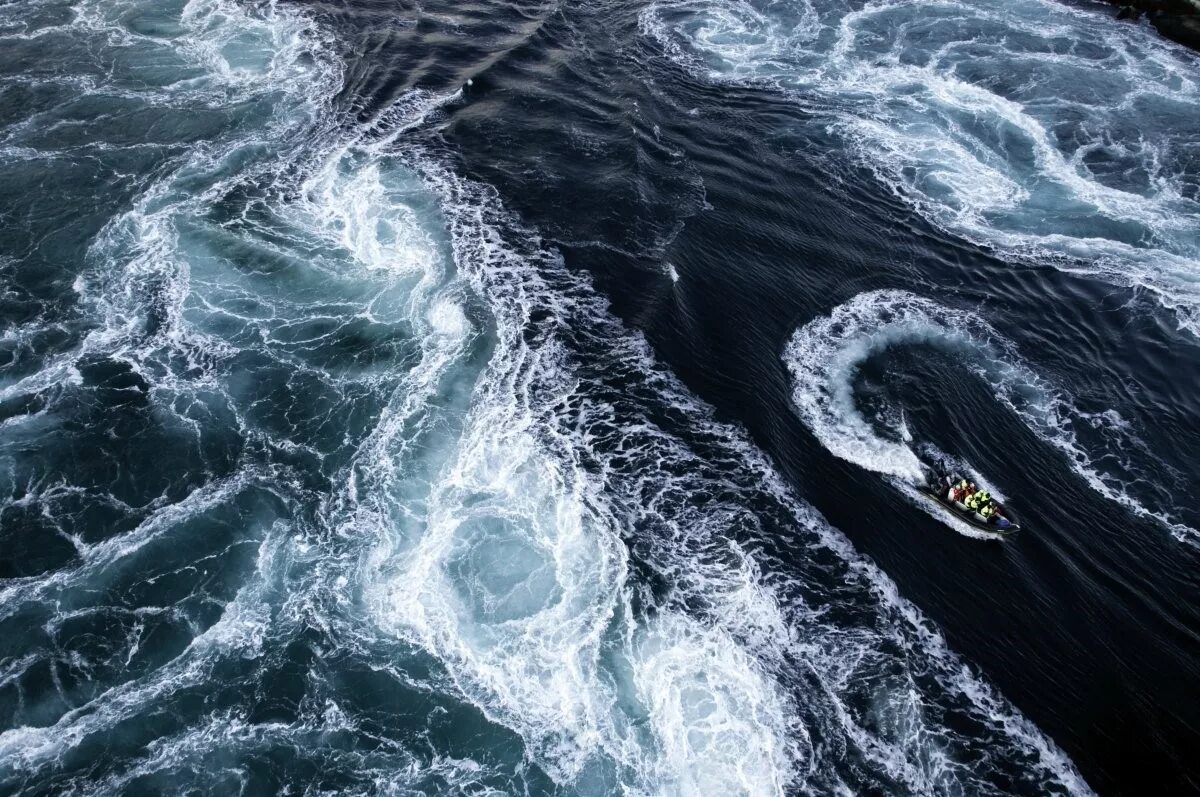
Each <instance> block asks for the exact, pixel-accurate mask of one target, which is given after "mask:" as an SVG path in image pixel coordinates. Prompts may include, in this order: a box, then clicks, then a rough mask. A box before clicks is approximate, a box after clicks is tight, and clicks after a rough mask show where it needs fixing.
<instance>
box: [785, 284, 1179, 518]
mask: <svg viewBox="0 0 1200 797" xmlns="http://www.w3.org/2000/svg"><path fill="white" fill-rule="evenodd" d="M916 344H923V345H930V346H933V347H936V348H939V349H941V350H943V351H950V352H953V353H956V354H958V355H961V356H958V357H956V361H957V362H959V363H961V364H962V367H963V368H965V369H967V370H969V371H971V372H973V373H974V374H975V375H976V376H978V377H979V378H980V379H981V380H983V381H984V383H986V384H987V385H989V386H990V388H991V389H992V392H993V395H995V397H996V399H997V400H998V401H1000V402H1001V403H1002V404H1004V405H1005V406H1007V407H1008V408H1009V409H1011V410H1012V411H1013V412H1014V413H1015V414H1016V416H1017V417H1019V418H1020V419H1021V420H1022V421H1023V422H1024V423H1025V424H1026V425H1027V426H1028V427H1029V428H1030V429H1031V430H1032V431H1033V432H1035V433H1036V434H1037V435H1038V436H1039V437H1041V439H1042V440H1044V441H1046V442H1047V443H1049V444H1051V445H1052V446H1054V447H1055V448H1057V449H1059V450H1060V451H1061V452H1062V453H1063V454H1065V455H1066V457H1067V459H1068V461H1069V462H1070V465H1071V467H1072V468H1073V469H1074V471H1075V472H1076V473H1077V474H1078V475H1079V476H1080V477H1081V478H1083V479H1084V481H1086V483H1087V484H1088V485H1090V486H1091V487H1092V489H1094V490H1096V492H1098V493H1100V494H1101V495H1103V496H1104V497H1105V498H1107V499H1109V500H1111V501H1115V502H1117V503H1119V504H1121V505H1122V506H1124V507H1126V508H1127V509H1129V510H1130V511H1132V512H1134V513H1136V514H1138V515H1141V516H1143V517H1148V518H1153V519H1154V520H1157V521H1159V522H1161V523H1162V524H1164V525H1165V526H1166V527H1167V528H1168V529H1170V530H1171V531H1172V533H1174V534H1175V535H1176V536H1179V537H1181V538H1185V539H1195V538H1196V536H1197V532H1195V531H1194V530H1193V529H1190V528H1189V527H1187V526H1184V525H1182V524H1181V523H1179V522H1177V521H1175V520H1174V519H1172V518H1171V517H1170V516H1169V515H1168V514H1167V512H1166V511H1164V510H1162V509H1153V508H1148V507H1146V506H1145V505H1143V504H1142V503H1141V502H1140V501H1139V500H1138V499H1136V498H1134V497H1133V496H1131V495H1130V494H1129V492H1128V491H1127V485H1126V484H1125V483H1124V482H1123V478H1126V477H1123V475H1122V474H1117V473H1111V472H1106V471H1105V470H1104V467H1103V466H1102V465H1100V464H1098V463H1099V462H1101V461H1103V460H1106V459H1109V458H1111V455H1112V451H1110V450H1108V449H1107V448H1106V449H1105V450H1089V448H1088V446H1087V444H1085V443H1083V442H1081V441H1080V432H1081V431H1083V430H1089V429H1090V430H1099V431H1101V432H1102V436H1103V437H1104V439H1105V440H1106V441H1107V442H1106V445H1111V446H1112V447H1113V449H1114V450H1117V451H1120V450H1129V449H1133V448H1141V449H1144V448H1145V446H1144V445H1143V444H1141V442H1140V441H1139V440H1138V439H1137V438H1136V437H1135V436H1134V435H1133V433H1132V431H1131V430H1130V428H1129V425H1128V424H1127V423H1126V422H1125V421H1124V420H1123V419H1122V418H1121V417H1120V415H1119V414H1118V413H1117V412H1116V411H1113V410H1110V411H1109V412H1107V413H1104V414H1103V415H1100V416H1097V415H1095V414H1088V413H1085V412H1082V411H1080V410H1078V409H1077V408H1076V407H1075V406H1074V403H1073V401H1072V399H1071V397H1070V396H1069V395H1067V394H1066V393H1065V392H1064V391H1063V390H1061V389H1059V388H1057V387H1055V386H1054V385H1052V384H1051V383H1050V382H1049V381H1048V380H1046V379H1044V378H1043V377H1041V376H1040V375H1038V374H1037V373H1035V372H1034V371H1033V370H1032V369H1031V368H1030V367H1029V366H1028V365H1027V364H1026V363H1025V361H1024V360H1023V359H1022V358H1021V356H1020V354H1019V353H1018V352H1017V350H1016V347H1015V346H1014V345H1013V344H1012V343H1011V342H1010V341H1008V340H1007V339H1005V338H1004V337H1003V336H1001V335H1000V334H999V333H998V332H996V331H995V330H994V329H993V328H992V327H991V326H990V325H989V324H988V323H987V322H986V321H984V320H983V319H982V318H981V317H979V316H978V315H976V314H974V313H970V312H966V311H962V310H957V309H954V308H951V307H947V306H945V305H941V304H938V303H937V302H934V301H932V300H929V299H925V298H922V297H920V296H917V295H915V294H912V293H908V292H906V291H898V290H881V291H869V292H866V293H860V294H858V295H857V296H855V297H854V298H852V299H851V300H850V301H848V302H845V303H844V304H841V305H838V306H837V307H835V308H834V309H833V310H832V311H831V312H830V314H829V315H828V316H822V317H819V318H816V319H813V320H812V321H810V322H808V323H807V324H805V325H804V326H803V327H802V328H800V329H799V330H797V332H796V333H795V335H793V337H792V339H791V341H790V342H789V343H788V346H787V348H786V350H785V352H784V361H785V362H786V364H787V366H788V368H789V370H790V371H791V373H792V379H793V392H792V398H793V401H794V402H795V406H796V409H797V411H798V413H799V414H800V417H801V418H802V419H803V420H804V422H805V424H806V425H807V426H808V427H809V429H811V430H812V432H813V434H814V435H815V436H816V438H817V439H818V440H819V441H820V442H821V444H822V445H824V446H825V447H826V448H827V449H829V450H830V451H831V452H832V453H834V454H836V455H837V456H839V457H841V458H842V459H845V460H847V461H849V462H853V463H855V464H856V465H859V466H861V467H863V468H866V469H868V470H872V471H875V472H877V473H882V474H886V475H888V476H890V477H894V479H895V481H894V483H895V484H897V486H899V487H901V488H902V489H905V490H906V492H908V493H909V494H910V495H912V496H913V498H914V501H917V502H919V503H920V504H921V505H922V506H925V505H926V503H927V502H926V501H925V500H924V499H922V498H921V497H920V496H919V495H918V494H917V493H916V491H915V490H913V489H911V487H905V485H911V484H913V483H920V482H921V481H923V478H922V472H921V459H920V457H918V456H917V453H916V451H915V450H914V448H913V447H912V445H910V444H909V442H908V441H906V440H903V439H901V438H900V437H899V436H897V437H896V438H894V439H889V438H887V437H884V436H881V434H880V432H879V431H877V430H876V428H875V427H874V426H873V425H872V424H871V423H870V422H869V421H868V420H867V419H866V418H865V417H864V416H863V414H862V413H861V412H860V411H859V409H858V406H857V403H856V400H855V396H854V379H855V377H856V375H857V373H858V371H859V368H860V367H861V366H862V365H863V363H864V362H866V361H867V360H868V359H869V358H871V357H873V356H876V355H878V354H881V353H883V352H884V351H886V350H887V349H889V348H892V347H900V346H907V345H916ZM1118 461H1119V460H1118ZM942 514H944V513H942ZM960 530H961V531H964V533H965V532H966V527H965V526H964V527H963V528H962V529H960Z"/></svg>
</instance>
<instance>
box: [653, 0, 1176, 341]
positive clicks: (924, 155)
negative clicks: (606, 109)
mask: <svg viewBox="0 0 1200 797" xmlns="http://www.w3.org/2000/svg"><path fill="white" fill-rule="evenodd" d="M641 26H642V30H643V31H644V32H645V33H646V34H647V35H649V36H651V37H653V38H654V39H655V40H656V41H657V42H659V43H660V44H661V46H662V47H663V48H664V50H665V51H666V52H667V53H668V55H670V56H671V57H673V58H675V59H676V60H678V61H679V62H680V63H681V64H683V65H685V66H686V67H688V68H689V69H691V70H693V71H695V72H697V73H700V74H703V75H704V76H705V77H707V78H711V79H714V80H718V81H739V82H747V83H751V84H754V85H760V86H767V87H770V88H772V89H775V90H778V91H780V92H782V93H783V94H784V95H785V96H788V97H790V98H793V99H795V100H796V101H797V102H799V103H801V104H803V105H804V106H805V107H813V108H815V109H816V110H817V111H818V112H819V115H820V117H821V118H827V115H832V118H833V120H834V121H833V125H832V127H833V129H836V130H838V131H840V132H841V134H842V136H843V140H844V141H845V142H846V143H847V145H848V146H849V147H850V148H851V149H852V150H853V151H855V152H857V153H858V155H859V157H860V161H861V163H863V164H864V165H865V166H866V167H867V168H869V169H870V170H871V171H872V172H873V173H874V174H875V176H876V177H877V178H878V179H879V180H880V181H881V182H882V183H883V184H884V185H886V186H888V187H889V188H890V189H891V190H892V191H894V192H895V193H896V195H897V196H899V197H900V198H902V199H903V200H905V201H907V202H909V203H911V204H912V206H913V207H915V208H916V209H917V210H918V211H920V212H921V213H922V214H923V215H924V216H925V217H926V218H928V219H929V220H930V221H932V222H934V223H935V224H937V225H939V226H941V227H943V228H945V229H947V230H950V231H952V232H954V233H956V234H958V235H961V236H964V237H966V238H968V239H970V240H972V241H974V242H976V243H979V244H981V245H984V246H987V247H989V248H999V249H1001V250H1003V251H1005V252H1007V253H1008V254H1009V255H1010V256H1011V257H1013V258H1016V259H1018V260H1027V261H1034V262H1044V263H1051V264H1053V265H1055V266H1056V267H1059V268H1062V269H1064V270H1068V271H1072V272H1078V273H1085V274H1089V275H1093V276H1096V277H1099V278H1101V279H1104V280H1108V281H1110V282H1113V283H1115V284H1118V285H1124V286H1133V287H1137V288H1140V289H1144V290H1146V291H1148V292H1149V293H1150V294H1151V295H1153V296H1155V297H1157V299H1158V300H1159V301H1160V302H1161V304H1162V305H1163V306H1165V307H1168V308H1171V309H1172V310H1174V311H1175V313H1176V317H1177V319H1178V321H1179V324H1180V326H1181V327H1183V328H1186V329H1188V330H1190V331H1192V332H1193V333H1195V332H1197V331H1200V326H1198V323H1200V321H1198V319H1200V315H1198V312H1200V277H1198V275H1200V261H1198V260H1197V258H1198V257H1200V194H1198V193H1197V186H1196V185H1195V183H1194V181H1192V182H1189V180H1191V179H1192V178H1189V177H1188V169H1187V163H1188V158H1189V157H1190V155H1189V154H1188V153H1189V152H1192V151H1194V149H1195V147H1196V146H1197V142H1198V139H1197V132H1196V127H1195V125H1194V124H1192V120H1193V119H1194V118H1195V117H1196V115H1197V111H1198V110H1200V62H1198V61H1197V59H1196V57H1195V56H1194V55H1193V54H1190V53H1188V52H1187V51H1185V50H1184V49H1182V48H1180V47H1178V46H1176V45H1173V44H1171V43H1169V42H1166V41H1164V40H1162V39H1160V38H1159V37H1158V36H1157V35H1156V34H1154V33H1153V32H1152V31H1150V30H1149V29H1147V28H1145V27H1141V26H1134V25H1129V24H1124V23H1116V22H1114V20H1112V19H1111V18H1110V17H1108V16H1107V15H1103V14H1097V13H1094V12H1092V11H1090V10H1085V9H1080V8H1074V7H1071V6H1069V5H1065V4H1062V3H1057V2H1048V1H1047V0H1020V2H1015V3H1006V4H1005V5H1004V7H1003V9H1002V10H1001V9H998V8H996V7H995V5H994V4H992V3H988V2H975V0H940V1H939V2H933V3H920V4H914V3H911V2H907V0H878V1H877V2H870V3H866V4H847V3H844V2H841V0H805V2H804V3H803V4H801V5H799V6H797V5H795V4H786V3H760V2H754V0H732V1H731V0H712V1H711V2H707V1H701V2H687V1H686V0H685V2H680V3H656V4H653V5H651V6H650V7H649V8H648V9H646V11H645V12H643V14H642V17H641Z"/></svg>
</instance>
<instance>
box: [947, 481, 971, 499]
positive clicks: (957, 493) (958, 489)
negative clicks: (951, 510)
mask: <svg viewBox="0 0 1200 797" xmlns="http://www.w3.org/2000/svg"><path fill="white" fill-rule="evenodd" d="M967 486H968V482H967V480H966V479H959V480H958V481H957V482H956V483H955V484H954V485H953V486H952V487H951V488H950V495H949V497H950V500H951V501H962V500H963V499H964V498H966V497H967Z"/></svg>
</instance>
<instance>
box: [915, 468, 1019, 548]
mask: <svg viewBox="0 0 1200 797" xmlns="http://www.w3.org/2000/svg"><path fill="white" fill-rule="evenodd" d="M963 478H964V477H963V476H962V475H960V474H958V473H947V474H942V475H936V474H931V476H930V478H929V480H928V481H927V482H926V483H925V484H924V485H923V486H922V488H921V489H922V491H923V492H924V493H925V494H926V495H928V496H929V497H930V498H932V499H934V500H935V501H937V502H938V503H939V504H941V505H942V507H943V508H945V510H946V511H947V512H950V513H951V514H953V515H954V516H955V517H957V518H958V519H959V520H962V521H965V522H966V523H969V524H970V525H972V526H974V527H975V528H977V529H979V530H981V531H986V532H988V533H989V534H998V535H1001V536H1003V535H1007V534H1012V533H1013V532H1016V531H1020V530H1021V524H1020V523H1019V522H1017V519H1016V517H1015V516H1014V515H1013V514H1012V512H1010V511H1009V510H1008V509H1007V508H1005V506H1004V505H1003V504H1001V503H999V502H998V501H994V500H993V501H992V507H993V508H994V509H995V511H994V512H993V513H992V514H991V516H990V517H984V516H983V515H981V514H979V513H978V512H976V511H975V510H974V509H971V508H970V507H968V506H967V505H966V504H964V503H963V502H962V501H955V500H953V499H951V498H950V488H951V487H952V486H953V485H954V484H957V483H958V482H959V481H960V480H961V479H963Z"/></svg>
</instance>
